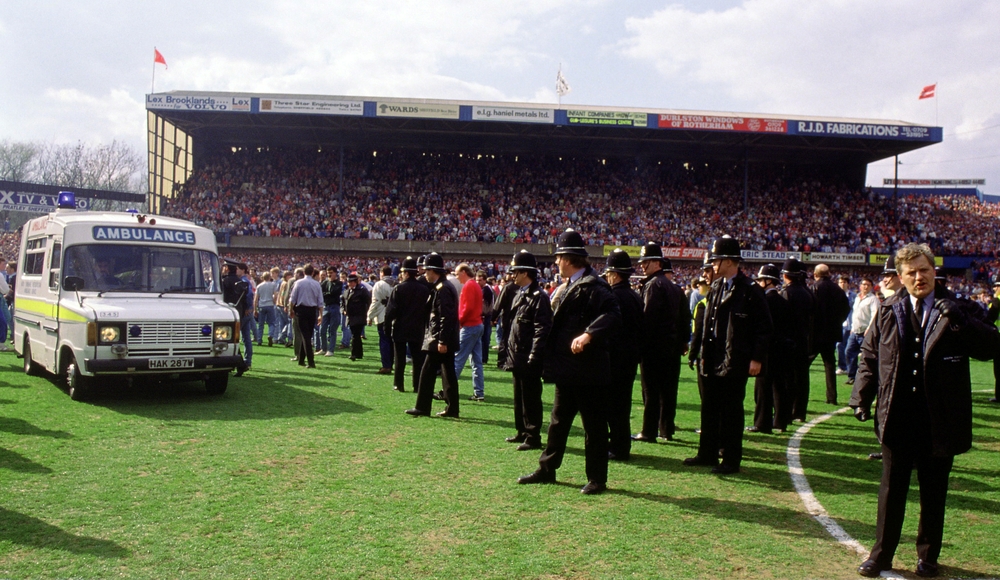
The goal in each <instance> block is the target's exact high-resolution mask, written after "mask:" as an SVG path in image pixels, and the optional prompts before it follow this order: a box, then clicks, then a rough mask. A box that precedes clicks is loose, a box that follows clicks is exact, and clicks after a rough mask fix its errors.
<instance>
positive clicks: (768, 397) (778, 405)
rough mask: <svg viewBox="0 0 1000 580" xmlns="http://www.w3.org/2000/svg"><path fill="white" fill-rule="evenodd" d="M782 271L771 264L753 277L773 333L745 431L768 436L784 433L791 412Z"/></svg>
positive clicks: (787, 311)
mask: <svg viewBox="0 0 1000 580" xmlns="http://www.w3.org/2000/svg"><path fill="white" fill-rule="evenodd" d="M780 275H781V269H780V268H778V267H777V266H775V265H774V264H765V265H763V266H761V267H760V271H759V272H758V273H757V276H756V277H755V278H754V279H755V280H756V281H757V284H758V285H759V286H760V287H761V288H763V289H764V299H765V300H767V308H768V310H769V311H770V313H771V322H772V324H773V327H774V332H773V333H772V334H771V345H770V348H769V349H768V355H767V361H765V363H764V365H763V367H762V368H761V371H760V374H759V375H757V378H756V379H755V380H754V387H753V398H754V403H755V407H754V414H753V425H751V426H750V427H747V431H750V432H759V433H771V432H773V430H774V429H777V430H778V431H784V430H785V428H786V427H787V426H788V422H789V421H790V420H791V417H790V415H791V409H790V406H789V402H788V397H787V395H786V393H787V388H786V385H787V377H788V375H789V373H788V371H787V368H788V365H787V358H786V353H787V352H788V350H789V349H790V347H791V344H792V340H791V337H790V335H791V333H792V331H793V330H792V328H793V321H792V319H791V316H790V314H791V311H790V309H789V306H788V302H787V301H786V300H785V298H784V297H783V296H782V295H781V293H780V292H779V291H778V276H780Z"/></svg>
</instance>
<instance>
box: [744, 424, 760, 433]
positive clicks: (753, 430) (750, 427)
mask: <svg viewBox="0 0 1000 580" xmlns="http://www.w3.org/2000/svg"><path fill="white" fill-rule="evenodd" d="M747 431H748V432H750V433H757V432H758V431H760V429H758V428H756V427H754V426H753V425H750V426H749V427H747Z"/></svg>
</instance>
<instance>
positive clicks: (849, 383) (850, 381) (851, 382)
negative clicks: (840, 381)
mask: <svg viewBox="0 0 1000 580" xmlns="http://www.w3.org/2000/svg"><path fill="white" fill-rule="evenodd" d="M844 384H845V385H853V384H854V379H847V382H846V383H844Z"/></svg>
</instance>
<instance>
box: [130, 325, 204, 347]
mask: <svg viewBox="0 0 1000 580" xmlns="http://www.w3.org/2000/svg"><path fill="white" fill-rule="evenodd" d="M206 325H207V326H208V327H209V328H211V327H212V324H211V323H205V322H130V323H129V324H128V327H127V328H126V329H125V336H126V339H127V340H128V345H129V346H130V347H132V346H140V345H154V344H155V345H174V344H176V345H185V346H190V347H196V346H201V345H208V346H209V347H211V345H212V333H211V332H210V333H208V335H205V334H204V333H203V332H202V328H204V327H205V326H206ZM136 327H138V332H136Z"/></svg>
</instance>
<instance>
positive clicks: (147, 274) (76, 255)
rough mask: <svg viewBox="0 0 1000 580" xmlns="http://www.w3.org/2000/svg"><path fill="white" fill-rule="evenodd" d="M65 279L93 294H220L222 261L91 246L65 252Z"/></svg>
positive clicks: (184, 251) (159, 250)
mask: <svg viewBox="0 0 1000 580" xmlns="http://www.w3.org/2000/svg"><path fill="white" fill-rule="evenodd" d="M61 274H62V277H63V279H65V278H67V277H69V276H75V277H77V278H80V279H81V280H83V284H82V285H81V286H80V290H83V291H91V292H158V293H167V292H169V293H181V294H186V293H194V294H205V293H218V292H220V291H221V290H220V286H219V280H220V278H219V258H218V256H216V255H215V254H213V253H212V252H208V251H205V250H195V249H189V248H178V247H163V246H139V245H134V246H133V245H114V246H112V245H105V244H89V245H77V246H70V247H68V248H66V250H65V256H64V260H63V271H62V273H61Z"/></svg>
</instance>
